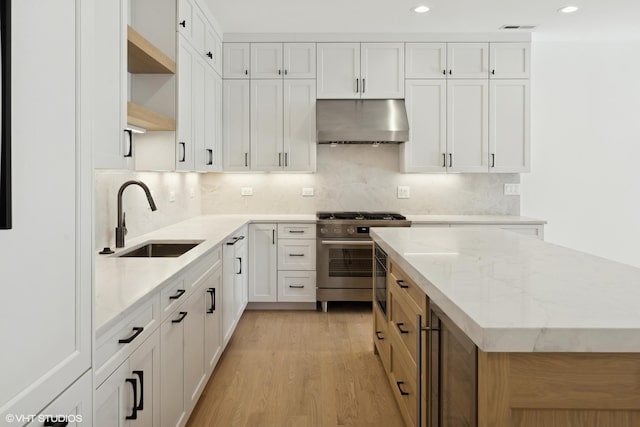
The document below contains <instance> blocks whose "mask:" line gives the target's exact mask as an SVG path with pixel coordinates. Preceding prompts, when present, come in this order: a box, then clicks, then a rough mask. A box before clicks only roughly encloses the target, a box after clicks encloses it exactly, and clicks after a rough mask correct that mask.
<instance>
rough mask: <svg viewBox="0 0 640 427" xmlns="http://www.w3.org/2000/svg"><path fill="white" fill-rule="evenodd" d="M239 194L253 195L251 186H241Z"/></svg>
mask: <svg viewBox="0 0 640 427" xmlns="http://www.w3.org/2000/svg"><path fill="white" fill-rule="evenodd" d="M240 195H241V196H253V187H242V188H240Z"/></svg>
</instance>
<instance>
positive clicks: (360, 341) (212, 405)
mask: <svg viewBox="0 0 640 427" xmlns="http://www.w3.org/2000/svg"><path fill="white" fill-rule="evenodd" d="M372 328H373V326H372V313H371V306H370V305H369V306H368V307H367V306H366V305H365V306H363V305H359V306H354V305H348V304H345V305H338V304H334V305H333V306H331V307H330V311H329V313H321V312H313V311H246V312H245V313H244V315H243V316H242V318H241V319H240V322H239V324H238V327H237V329H236V332H235V334H234V336H233V338H232V339H231V342H230V343H229V345H228V347H227V349H226V350H225V352H224V354H223V355H222V357H221V359H220V361H219V362H218V366H217V367H216V370H215V372H214V373H213V375H212V376H211V380H210V381H209V384H207V386H206V388H205V390H204V392H203V394H202V397H201V398H200V401H199V402H198V405H197V406H196V408H195V409H194V411H193V414H192V416H191V418H190V420H189V422H188V424H187V426H188V427H200V426H216V427H218V426H219V427H227V426H239V427H245V426H246V427H284V426H291V427H305V426H318V427H332V426H381V427H382V426H384V427H395V426H398V427H401V426H403V423H402V418H401V415H400V412H399V410H398V407H397V406H396V402H395V400H394V398H393V395H392V394H391V389H390V387H389V382H388V380H387V377H386V376H385V373H384V370H383V368H382V364H381V362H380V359H379V358H378V356H376V355H374V354H373V342H372Z"/></svg>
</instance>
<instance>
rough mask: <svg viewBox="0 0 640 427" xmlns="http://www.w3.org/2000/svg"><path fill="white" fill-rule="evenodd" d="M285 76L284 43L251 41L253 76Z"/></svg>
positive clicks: (269, 77)
mask: <svg viewBox="0 0 640 427" xmlns="http://www.w3.org/2000/svg"><path fill="white" fill-rule="evenodd" d="M283 76H284V72H283V68H282V43H251V78H252V79H277V78H282V77H283Z"/></svg>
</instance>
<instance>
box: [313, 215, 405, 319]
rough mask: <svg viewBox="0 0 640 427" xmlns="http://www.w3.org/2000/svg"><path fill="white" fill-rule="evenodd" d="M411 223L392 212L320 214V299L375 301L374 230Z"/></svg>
mask: <svg viewBox="0 0 640 427" xmlns="http://www.w3.org/2000/svg"><path fill="white" fill-rule="evenodd" d="M410 225H411V221H407V219H406V218H405V217H404V216H402V215H400V214H397V213H388V212H318V222H317V236H318V241H317V254H316V256H317V257H316V272H317V287H318V289H317V298H318V300H319V301H321V302H322V309H323V310H324V311H327V302H328V301H371V300H372V294H373V290H372V285H373V255H374V253H373V241H372V240H371V237H369V229H370V227H409V226H410Z"/></svg>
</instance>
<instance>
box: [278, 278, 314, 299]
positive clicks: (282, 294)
mask: <svg viewBox="0 0 640 427" xmlns="http://www.w3.org/2000/svg"><path fill="white" fill-rule="evenodd" d="M278 301H280V302H316V272H315V270H314V271H279V272H278Z"/></svg>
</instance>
